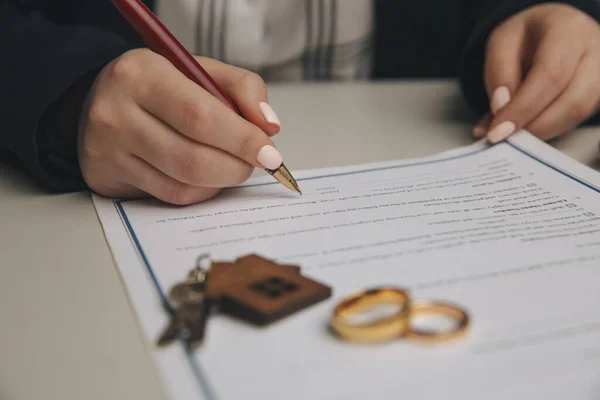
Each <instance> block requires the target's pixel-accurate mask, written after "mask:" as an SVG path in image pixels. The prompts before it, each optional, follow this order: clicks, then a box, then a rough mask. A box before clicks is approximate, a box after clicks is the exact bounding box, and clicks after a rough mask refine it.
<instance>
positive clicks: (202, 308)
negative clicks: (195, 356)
mask: <svg viewBox="0 0 600 400" xmlns="http://www.w3.org/2000/svg"><path fill="white" fill-rule="evenodd" d="M209 311H210V310H209V307H208V303H207V302H205V301H201V302H199V303H185V304H182V305H181V306H180V307H179V308H177V310H176V311H175V315H174V316H173V317H172V318H171V321H170V323H169V326H167V329H166V330H165V331H164V332H163V334H162V335H161V336H160V338H159V339H158V345H159V346H161V347H165V346H167V345H169V344H171V343H172V342H173V341H174V340H176V339H183V340H185V341H186V342H187V343H188V346H189V347H190V348H191V349H196V348H198V347H199V346H200V345H201V344H202V342H203V341H204V330H205V325H206V319H207V318H208V313H209Z"/></svg>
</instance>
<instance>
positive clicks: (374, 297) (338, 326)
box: [331, 287, 411, 342]
mask: <svg viewBox="0 0 600 400" xmlns="http://www.w3.org/2000/svg"><path fill="white" fill-rule="evenodd" d="M385 304H393V305H400V306H402V307H401V309H400V310H399V311H397V312H396V313H395V314H394V315H392V316H389V317H386V318H382V319H378V320H376V321H375V322H369V323H364V324H353V323H349V322H348V319H349V318H350V317H352V316H355V315H357V314H359V313H360V312H361V311H364V310H365V309H366V308H369V307H371V306H380V305H385ZM410 312H411V307H410V297H409V296H408V293H407V292H405V291H404V290H402V289H397V288H391V287H383V288H378V289H371V290H366V291H363V292H360V293H357V294H355V295H353V296H351V297H348V298H347V299H345V300H343V301H342V302H341V303H340V304H338V305H337V306H336V308H335V309H334V311H333V317H332V321H331V328H332V329H333V331H334V332H335V333H336V334H337V335H338V336H340V337H342V338H343V339H347V340H350V341H356V342H380V341H384V340H390V339H397V338H400V337H401V336H403V335H404V334H406V332H407V331H408V329H409V326H410Z"/></svg>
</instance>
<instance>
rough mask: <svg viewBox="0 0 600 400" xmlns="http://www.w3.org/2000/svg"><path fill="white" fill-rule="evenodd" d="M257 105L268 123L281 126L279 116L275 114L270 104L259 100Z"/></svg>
mask: <svg viewBox="0 0 600 400" xmlns="http://www.w3.org/2000/svg"><path fill="white" fill-rule="evenodd" d="M258 107H260V111H261V112H262V115H263V117H264V118H265V120H266V121H267V122H268V123H270V124H274V125H277V126H281V123H280V122H279V118H277V114H275V111H273V109H272V108H271V106H270V105H268V104H267V103H265V102H264V101H261V102H260V103H258Z"/></svg>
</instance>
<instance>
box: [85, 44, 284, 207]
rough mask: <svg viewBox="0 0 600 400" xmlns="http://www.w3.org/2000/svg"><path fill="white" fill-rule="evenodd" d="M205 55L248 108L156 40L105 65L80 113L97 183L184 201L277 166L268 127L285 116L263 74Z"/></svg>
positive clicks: (112, 191) (90, 173) (274, 128)
mask: <svg viewBox="0 0 600 400" xmlns="http://www.w3.org/2000/svg"><path fill="white" fill-rule="evenodd" d="M199 60H200V63H201V65H202V66H203V67H204V68H205V69H206V70H207V71H208V72H209V74H211V76H212V77H213V78H214V79H215V81H217V82H218V83H219V85H220V86H221V87H223V89H224V90H225V91H226V92H227V93H228V94H229V95H230V96H231V98H232V99H233V101H234V102H235V103H236V104H237V106H238V107H239V108H240V110H241V112H242V114H243V115H244V118H242V117H240V116H238V115H237V114H236V113H235V112H233V111H232V110H231V109H229V108H228V107H227V106H226V105H224V104H223V103H221V102H220V101H219V100H218V99H216V98H215V97H214V96H212V95H211V94H209V93H208V92H206V91H205V90H204V89H202V88H201V87H199V86H198V85H196V84H195V83H193V82H192V81H190V80H189V79H187V78H186V77H185V76H184V75H183V74H182V73H180V72H179V71H178V70H177V69H176V68H175V67H174V66H173V65H172V64H171V63H170V62H168V61H167V60H166V59H165V58H163V57H161V56H159V55H157V54H155V53H153V52H151V51H149V50H134V51H131V52H129V53H126V54H124V55H123V56H121V57H120V58H118V59H116V60H114V61H113V62H111V63H110V64H109V65H108V66H106V67H105V68H104V69H103V71H102V72H101V73H100V74H99V76H98V77H97V79H96V82H95V84H94V86H93V88H92V90H91V91H90V93H89V95H88V99H87V102H86V107H85V110H84V113H83V115H82V121H81V128H80V137H79V159H80V164H81V169H82V172H83V176H84V179H85V180H86V182H87V184H88V186H89V187H90V188H91V189H92V190H93V191H95V192H96V193H98V194H100V195H103V196H107V197H119V198H128V197H147V196H149V195H150V196H152V197H156V198H158V199H160V200H163V201H165V202H168V203H172V204H177V205H187V204H192V203H197V202H201V201H204V200H206V199H209V198H211V197H213V196H214V195H216V194H217V193H218V192H219V190H220V189H221V188H224V187H228V186H234V185H237V184H240V183H242V182H243V181H245V180H246V179H247V178H248V177H249V176H250V175H251V173H252V170H253V168H254V167H260V168H269V169H275V168H277V167H279V165H280V164H281V162H282V160H281V155H280V154H279V152H278V151H277V150H276V149H275V147H274V145H273V143H272V142H271V140H270V138H269V137H270V136H273V135H275V134H276V133H278V132H279V129H280V126H279V121H278V119H277V116H276V115H275V113H274V112H273V110H272V109H271V108H270V107H269V106H268V105H267V89H266V86H265V84H264V82H263V81H262V79H260V77H258V76H257V75H255V74H253V73H250V72H248V71H245V70H242V69H239V68H236V67H233V66H230V65H227V64H224V63H221V62H219V61H216V60H211V59H205V58H202V59H200V58H199Z"/></svg>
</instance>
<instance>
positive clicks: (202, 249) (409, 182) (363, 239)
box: [94, 132, 600, 400]
mask: <svg viewBox="0 0 600 400" xmlns="http://www.w3.org/2000/svg"><path fill="white" fill-rule="evenodd" d="M295 175H296V176H297V178H298V181H299V184H300V185H301V188H302V190H303V192H304V196H302V197H301V198H300V197H299V196H296V195H294V194H293V193H291V192H288V191H287V189H285V188H283V187H282V186H281V185H279V184H277V183H274V181H273V180H272V178H270V177H265V178H259V179H255V180H252V181H251V182H249V183H248V184H247V185H244V186H243V187H239V188H234V189H230V190H227V191H225V192H223V194H222V195H221V196H219V197H217V198H216V199H214V200H211V201H209V202H206V203H203V204H200V205H195V206H190V207H170V206H166V205H164V204H160V203H159V202H157V201H152V200H139V201H127V202H122V203H119V202H113V201H109V200H106V199H102V198H99V197H94V202H95V205H96V208H97V211H98V214H99V217H100V220H101V222H102V225H103V227H104V230H105V234H106V237H107V239H108V242H109V245H110V247H111V250H112V252H113V254H114V257H115V260H116V263H117V265H118V267H119V270H120V272H121V274H122V277H123V281H124V283H125V285H126V287H127V290H128V292H129V295H130V298H131V300H132V303H133V305H134V308H135V311H136V313H137V315H138V317H139V323H140V326H141V329H142V332H143V335H144V337H145V339H146V340H147V342H148V346H149V349H150V351H151V352H152V354H153V355H154V357H155V359H156V362H157V366H158V368H159V371H160V376H161V377H162V378H163V379H164V382H165V387H166V388H167V390H168V392H169V393H170V395H171V396H172V398H173V399H198V398H205V399H242V398H243V399H259V398H260V399H277V400H279V399H325V398H326V399H365V398H369V399H370V398H376V399H399V398H410V399H415V398H419V399H421V398H438V397H440V398H441V397H442V396H443V397H444V398H447V397H449V398H460V399H482V398H485V399H507V398H510V399H514V398H526V399H537V398H540V399H541V398H543V399H561V400H562V399H567V398H568V399H597V398H600V307H599V306H600V189H599V187H600V176H599V174H598V173H597V172H596V171H593V170H591V169H589V168H587V167H586V166H584V165H581V164H579V163H576V162H574V161H573V160H572V159H570V158H568V157H566V156H564V155H563V154H561V153H559V152H558V151H556V150H555V149H553V148H551V147H550V146H548V145H546V144H545V143H543V142H541V141H539V140H538V139H536V138H534V137H533V136H531V135H530V134H528V133H527V132H520V133H518V134H517V135H515V136H513V138H511V139H510V140H509V141H508V142H505V143H501V144H498V145H495V146H487V145H486V144H485V143H484V142H479V143H477V144H475V145H473V146H470V147H467V148H463V149H458V150H454V151H452V152H448V153H444V154H441V155H438V156H435V157H428V158H422V159H418V160H403V161H398V162H391V163H380V164H371V165H359V166H352V167H347V168H337V169H327V170H314V171H304V172H300V173H298V172H295ZM203 253H210V254H211V256H212V257H213V258H214V259H217V260H233V259H235V258H236V257H238V256H241V255H245V254H248V253H256V254H260V255H263V256H266V257H268V258H271V259H276V260H279V261H284V262H285V263H288V264H290V263H292V264H297V265H299V266H301V267H302V271H303V273H304V274H305V275H307V276H310V277H313V278H315V279H318V280H319V281H322V282H324V283H326V284H329V285H331V286H332V288H333V296H332V298H331V299H329V300H327V301H325V302H323V303H320V304H319V305H317V306H314V307H311V308H309V309H307V310H304V311H302V312H300V313H299V314H296V315H294V316H293V317H289V318H287V319H285V320H283V321H281V322H278V323H276V324H274V325H272V326H269V327H267V328H263V329H257V328H254V327H252V326H250V325H247V324H245V323H243V322H240V321H236V320H234V319H233V318H230V317H227V316H220V315H219V316H214V317H211V318H210V320H209V322H208V326H207V338H206V341H205V343H204V345H203V346H202V347H201V348H200V349H199V350H197V351H196V352H195V353H193V354H192V353H190V354H188V353H186V351H185V350H184V349H183V348H182V346H181V345H180V344H178V343H176V344H175V345H173V346H171V347H169V348H166V349H158V348H157V347H156V346H155V342H156V339H157V338H158V337H159V335H160V334H161V332H162V330H163V329H164V328H165V326H166V324H167V322H168V319H167V314H166V312H165V310H164V309H163V307H162V305H161V297H160V293H159V290H161V291H162V293H163V294H164V293H167V292H168V290H169V288H170V287H171V286H172V285H173V284H175V283H176V282H178V281H180V280H181V279H183V278H184V277H185V275H186V273H187V272H188V271H189V269H190V268H192V267H193V266H194V262H195V260H196V258H197V257H198V256H199V255H200V254H203ZM380 285H386V286H389V285H392V286H399V287H402V288H406V289H409V290H410V293H411V295H412V296H413V298H415V299H439V300H443V301H449V302H452V303H456V304H459V305H462V306H464V307H465V308H466V309H467V310H468V311H469V313H470V314H471V316H472V318H473V326H472V328H471V331H470V333H469V334H468V336H467V337H466V338H465V339H464V340H463V341H461V342H458V343H455V344H452V345H439V346H425V345H419V344H417V343H414V342H406V341H403V340H398V341H396V342H391V343H390V342H388V343H384V344H378V345H356V344H349V343H345V342H341V341H339V340H337V339H335V338H334V337H333V336H331V335H330V334H329V332H328V330H327V323H328V320H329V317H330V313H331V312H332V309H333V307H334V306H335V304H336V303H337V301H339V300H340V299H342V298H343V297H345V296H347V295H349V294H351V293H353V292H354V291H356V290H362V289H365V288H370V287H373V286H380Z"/></svg>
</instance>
